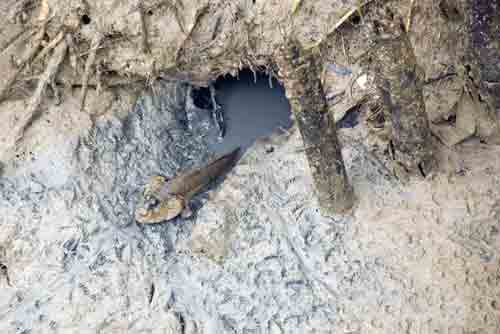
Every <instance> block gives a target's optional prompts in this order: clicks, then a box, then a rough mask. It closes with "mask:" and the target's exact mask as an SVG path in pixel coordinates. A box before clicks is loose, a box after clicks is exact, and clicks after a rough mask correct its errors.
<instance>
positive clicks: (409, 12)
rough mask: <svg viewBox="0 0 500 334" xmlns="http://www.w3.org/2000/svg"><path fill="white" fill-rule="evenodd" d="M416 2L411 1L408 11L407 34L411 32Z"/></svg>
mask: <svg viewBox="0 0 500 334" xmlns="http://www.w3.org/2000/svg"><path fill="white" fill-rule="evenodd" d="M414 2H415V0H410V9H409V10H408V16H407V18H406V32H410V26H411V16H412V11H413V3H414Z"/></svg>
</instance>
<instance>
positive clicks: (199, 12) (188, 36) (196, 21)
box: [174, 4, 210, 64]
mask: <svg viewBox="0 0 500 334" xmlns="http://www.w3.org/2000/svg"><path fill="white" fill-rule="evenodd" d="M174 8H176V9H177V7H175V6H174ZM209 8H210V5H209V4H205V5H204V6H203V7H201V8H199V9H197V10H196V14H195V17H194V23H193V24H192V25H191V28H190V29H189V31H188V32H187V33H186V32H185V34H186V37H185V38H184V40H183V41H182V44H181V46H180V47H179V48H178V49H177V52H176V55H175V63H176V64H177V63H178V61H179V57H180V54H181V51H182V50H184V46H185V45H186V43H187V42H188V41H189V40H190V39H191V37H192V35H193V32H194V31H195V30H196V27H197V26H198V24H199V23H200V21H201V18H202V17H203V16H204V15H205V14H206V13H207V12H208V9H209ZM176 13H177V12H176ZM176 17H177V15H176ZM177 21H179V19H177ZM181 28H182V26H181ZM182 30H183V31H184V29H182Z"/></svg>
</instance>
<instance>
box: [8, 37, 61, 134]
mask: <svg viewBox="0 0 500 334" xmlns="http://www.w3.org/2000/svg"><path fill="white" fill-rule="evenodd" d="M67 50H68V45H67V44H66V41H64V40H63V41H62V42H61V43H60V44H59V45H57V46H56V48H55V49H54V54H53V55H52V57H51V58H50V60H49V63H48V64H47V68H46V69H45V72H44V73H43V75H42V76H41V77H40V80H39V81H38V86H37V88H36V90H35V93H34V94H33V96H32V98H31V101H30V104H29V106H28V111H27V113H26V114H25V115H24V116H23V118H22V119H20V120H19V126H18V129H17V130H16V143H17V142H19V141H20V140H21V139H22V138H23V136H24V132H25V131H26V129H27V128H28V127H29V126H30V125H31V123H32V122H33V120H34V119H35V117H36V116H37V114H38V108H39V107H40V104H41V102H42V98H43V94H44V92H45V90H46V89H47V86H48V85H50V84H51V83H52V82H54V78H55V76H56V74H57V71H58V69H59V66H60V65H61V63H62V62H63V60H64V57H65V56H66V52H67Z"/></svg>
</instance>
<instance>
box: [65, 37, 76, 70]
mask: <svg viewBox="0 0 500 334" xmlns="http://www.w3.org/2000/svg"><path fill="white" fill-rule="evenodd" d="M65 39H66V44H68V52H69V63H70V65H71V67H72V68H73V74H74V75H75V76H76V74H77V73H78V57H77V55H76V47H75V41H74V39H73V35H71V34H66V37H65Z"/></svg>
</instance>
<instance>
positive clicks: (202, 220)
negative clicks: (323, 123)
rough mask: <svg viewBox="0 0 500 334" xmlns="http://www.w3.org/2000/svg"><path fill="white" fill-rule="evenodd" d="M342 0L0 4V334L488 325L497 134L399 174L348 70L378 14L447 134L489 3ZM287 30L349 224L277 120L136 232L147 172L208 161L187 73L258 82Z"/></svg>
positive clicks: (495, 306)
mask: <svg viewBox="0 0 500 334" xmlns="http://www.w3.org/2000/svg"><path fill="white" fill-rule="evenodd" d="M358 4H359V2H358V1H334V2H327V1H305V0H303V1H295V0H293V1H292V0H290V1H260V0H256V1H246V0H245V1H243V0H241V1H225V0H214V1H179V0H177V1H144V2H142V5H141V6H139V2H134V1H125V0H117V1H90V0H88V1H79V0H71V1H57V0H49V1H45V2H43V1H32V0H26V1H18V0H16V1H14V0H6V1H1V2H0V15H1V17H2V18H5V20H2V24H3V25H0V72H1V75H0V91H2V90H3V91H4V93H5V92H6V93H5V94H4V97H5V99H4V101H2V102H1V104H0V161H1V164H0V297H1V298H0V332H2V333H9V334H10V333H16V334H17V333H24V334H26V333H68V332H78V333H273V334H274V333H381V334H382V333H384V334H385V333H410V334H417V333H443V334H444V333H464V334H465V333H488V334H489V333H492V334H497V333H498V328H500V306H499V305H500V300H499V296H500V290H499V289H500V288H499V287H500V282H499V277H500V275H499V268H500V260H499V259H500V254H499V249H500V233H499V222H500V220H499V219H500V209H499V208H500V202H499V198H500V194H499V189H500V179H499V175H500V167H499V166H500V161H499V157H500V152H499V150H498V146H495V145H486V144H485V142H487V141H485V138H481V135H478V134H480V132H477V131H475V132H472V131H471V132H470V136H468V137H467V138H466V139H464V140H462V141H461V142H460V143H457V144H455V143H454V144H450V143H449V142H448V143H441V144H438V145H437V146H436V151H435V152H434V156H435V158H436V160H437V167H436V169H435V173H434V175H433V176H431V177H428V178H427V179H426V180H421V179H413V178H411V179H410V180H409V182H408V183H407V184H405V185H402V184H401V182H400V181H399V180H398V179H397V178H395V177H394V175H393V173H392V171H391V170H390V168H388V166H389V161H390V150H389V149H388V142H389V138H390V133H388V131H387V130H388V127H386V126H385V125H386V124H385V120H384V119H383V117H382V116H383V112H382V113H381V112H380V110H379V105H378V104H377V102H376V101H375V102H374V100H373V99H371V97H373V94H374V92H376V85H375V84H374V82H375V81H374V78H373V77H372V75H371V74H370V73H365V72H364V71H363V69H362V68H361V67H360V66H359V59H360V58H361V56H362V55H363V54H365V53H366V52H367V51H368V50H369V48H370V46H371V43H372V42H373V33H374V29H373V28H374V25H375V22H377V20H378V19H379V18H380V11H383V12H385V11H386V8H389V9H390V10H391V12H392V13H393V14H394V15H397V16H400V17H402V18H404V20H403V21H404V23H405V25H406V27H407V28H408V30H409V31H408V37H409V41H410V43H411V45H412V47H413V51H414V55H415V60H416V63H417V64H418V65H419V66H420V67H421V68H422V70H423V75H422V77H423V86H424V87H423V97H424V102H425V110H426V113H427V115H428V117H429V120H430V122H431V125H432V127H431V130H432V129H433V127H439V128H443V127H445V126H453V127H457V126H458V125H460V124H457V123H461V122H462V120H463V119H465V118H462V117H458V115H462V112H463V110H465V111H467V110H469V111H470V110H473V109H478V108H470V106H469V107H468V108H464V105H463V104H461V103H460V101H461V100H463V92H464V89H465V88H466V87H464V77H463V76H462V74H466V78H467V80H471V81H472V83H473V87H475V89H476V90H479V92H477V91H474V94H475V95H474V99H476V98H477V99H479V98H481V100H483V102H484V101H488V100H489V98H490V97H492V96H493V95H494V94H495V93H494V89H493V88H494V87H495V83H494V80H496V79H495V78H496V77H495V76H494V73H489V71H490V70H491V71H492V69H494V68H495V67H494V66H490V65H491V64H490V65H488V64H489V61H490V60H491V62H492V64H493V62H494V61H495V59H496V58H495V57H493V55H495V48H496V46H495V43H494V41H495V38H494V37H493V36H495V34H496V31H497V26H496V25H495V23H494V22H495V20H494V19H491V20H489V19H488V20H486V21H482V20H483V18H492V17H494V11H495V10H497V7H495V6H494V3H493V2H486V1H465V0H458V1H449V0H446V1H445V0H443V1H434V0H422V1H404V2H403V1H383V2H382V1H371V2H370V3H368V4H367V5H366V6H363V8H361V10H360V11H359V13H358V14H357V15H355V14H356V12H357V11H352V10H353V9H355V6H357V5H358ZM42 5H43V6H42ZM47 8H48V11H47ZM349 11H351V13H353V14H352V16H351V17H349V19H347V20H345V22H344V23H343V24H342V25H340V26H337V25H336V24H337V23H338V22H339V20H341V19H342V17H344V15H345V14H346V13H348V12H349ZM474 13H475V14H474ZM409 14H410V15H409ZM473 14H474V15H473ZM46 19H47V20H46ZM408 22H409V24H408ZM297 27H300V28H303V29H296V28H297ZM481 30H484V31H481ZM292 31H293V32H294V34H295V35H296V36H297V39H298V40H299V41H300V43H301V44H303V45H304V46H306V47H308V46H310V45H313V46H314V48H315V49H317V51H318V58H317V59H318V67H319V68H320V69H319V71H320V78H321V83H322V85H323V87H324V91H325V94H326V100H327V103H328V107H329V112H330V113H331V114H333V119H335V120H341V122H340V123H339V124H340V126H339V128H338V129H337V136H338V138H339V142H340V147H342V148H343V149H342V156H343V160H344V163H345V167H346V173H347V176H348V177H349V180H350V181H351V184H352V186H353V189H354V191H355V193H356V196H357V198H358V200H359V204H358V207H357V209H356V211H355V212H354V214H353V216H350V217H332V218H326V217H323V216H322V215H321V214H320V207H319V205H318V202H317V199H316V198H315V196H313V194H314V181H313V178H312V173H311V171H310V169H309V166H308V163H307V160H306V155H305V152H304V142H303V141H302V137H301V135H300V132H299V130H298V129H297V127H294V128H292V129H291V130H290V131H288V132H286V131H285V132H283V133H281V132H280V133H278V134H276V136H274V137H272V138H269V139H267V140H264V139H263V140H260V141H258V142H257V143H255V144H254V145H252V146H251V147H250V148H249V149H248V151H247V152H246V153H245V155H244V156H243V157H242V159H241V160H240V161H239V163H238V165H237V166H236V168H235V169H234V170H233V172H232V173H230V174H229V175H228V176H227V178H226V179H225V180H224V182H222V183H219V184H218V185H214V187H213V188H212V191H211V192H209V193H204V194H202V195H200V196H197V197H196V198H195V199H194V202H193V207H194V210H195V216H194V217H193V218H192V219H187V220H183V219H181V218H179V219H177V220H175V221H173V222H171V223H167V224H158V225H154V226H140V225H137V224H136V223H135V222H134V220H133V213H134V209H135V206H136V203H137V199H138V197H139V195H140V193H141V192H142V190H143V187H144V184H145V183H146V181H147V180H148V179H149V177H150V176H151V175H155V174H163V175H165V176H172V175H174V174H175V173H176V172H177V171H181V170H185V169H189V168H191V167H196V166H201V165H203V164H204V163H205V162H207V161H209V160H210V159H211V158H212V156H213V154H212V152H213V147H216V144H214V143H215V141H216V140H217V138H218V136H219V128H218V126H217V124H214V119H213V117H212V115H211V114H210V110H205V109H201V108H196V106H195V104H194V103H193V101H192V99H191V98H190V93H188V92H189V91H190V90H191V91H192V90H193V89H194V88H195V87H191V86H190V84H193V85H195V86H207V85H209V84H210V82H211V81H212V80H215V79H216V78H217V76H219V75H220V74H227V73H232V74H236V72H237V71H238V70H239V69H240V68H245V67H246V68H248V69H249V70H250V71H252V70H255V71H256V70H261V71H264V72H267V73H270V74H272V75H273V76H275V77H277V76H278V74H277V68H275V67H274V65H273V64H272V60H273V57H274V53H275V52H276V50H279V48H280V47H281V46H282V43H283V41H284V40H286V37H287V36H289V35H290V33H291V32H292ZM61 32H62V34H61ZM482 33H484V35H481V34H482ZM479 37H481V38H484V40H483V39H480V38H479ZM474 41H479V42H480V43H477V44H475V42H474ZM482 41H484V43H483V42H482ZM59 43H66V46H67V49H66V50H65V45H64V44H62V45H61V44H59ZM318 43H319V44H318ZM56 46H57V48H56ZM483 47H485V48H486V49H487V50H481V48H483ZM497 49H498V48H497ZM56 50H58V51H61V50H65V52H66V55H65V57H64V59H62V60H61V59H60V58H59V57H58V55H61V53H60V52H57V53H56V52H55V51H56ZM475 52H477V53H475ZM477 54H478V55H479V57H477V56H475V55H477ZM49 64H52V65H50V66H49ZM481 64H483V65H481ZM487 65H488V66H487ZM461 76H462V77H461ZM12 78H14V79H12ZM44 78H46V80H45V79H44ZM85 78H86V79H85ZM40 79H42V80H40ZM49 79H50V80H49ZM52 79H53V80H52ZM490 80H491V81H490ZM488 85H489V86H488ZM484 87H489V89H488V90H485V89H484ZM139 92H140V93H141V94H140V96H141V97H140V98H139V100H137V97H138V94H139ZM83 96H85V98H84V100H85V101H84V102H85V103H83V104H82V97H83ZM136 102H137V103H136ZM493 105H494V104H493ZM497 106H498V105H497ZM479 110H483V108H479ZM494 111H495V110H494V109H490V110H489V111H488V115H490V114H493V113H494ZM465 114H467V112H465ZM469 116H470V115H469ZM23 119H29V120H30V126H28V127H26V128H25V131H24V134H23V136H22V139H21V140H16V139H18V138H17V135H16V129H18V128H19V126H20V125H21V124H20V121H19V120H23ZM349 120H356V121H352V122H351V121H349ZM475 121H476V123H477V122H478V121H479V119H475ZM494 121H495V120H494ZM481 122H482V121H481ZM476 123H475V124H474V126H476V125H477V124H476ZM483 123H484V122H483ZM345 124H349V126H348V127H345V126H344V125H345ZM495 124H496V123H495V122H492V125H495ZM483 125H484V124H483ZM23 129H24V127H23ZM474 130H477V129H474ZM432 131H433V134H436V132H434V130H432ZM487 138H489V137H486V139H487ZM481 141H483V143H481Z"/></svg>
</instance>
